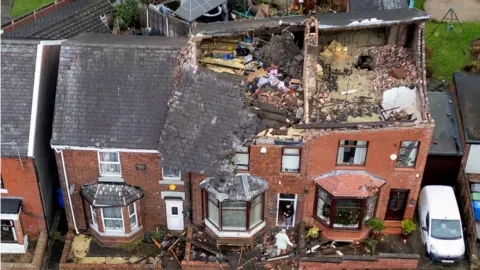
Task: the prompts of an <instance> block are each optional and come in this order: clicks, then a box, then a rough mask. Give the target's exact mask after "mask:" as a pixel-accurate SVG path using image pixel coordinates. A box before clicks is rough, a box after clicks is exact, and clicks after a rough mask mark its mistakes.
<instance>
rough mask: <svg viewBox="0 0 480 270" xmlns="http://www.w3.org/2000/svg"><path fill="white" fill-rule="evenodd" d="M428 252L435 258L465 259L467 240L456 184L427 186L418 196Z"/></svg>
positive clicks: (436, 259)
mask: <svg viewBox="0 0 480 270" xmlns="http://www.w3.org/2000/svg"><path fill="white" fill-rule="evenodd" d="M418 214H419V220H420V225H421V227H422V230H421V235H422V241H423V244H424V245H425V252H426V254H427V256H428V257H430V259H431V260H434V261H438V262H442V263H456V262H459V261H460V260H462V259H463V255H464V253H465V242H464V240H463V233H462V221H461V220H460V211H459V210H458V205H457V200H456V198H455V193H454V192H453V188H452V187H449V186H426V187H424V188H423V189H422V191H421V192H420V196H419V199H418Z"/></svg>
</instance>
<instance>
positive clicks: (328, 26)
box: [192, 8, 430, 36]
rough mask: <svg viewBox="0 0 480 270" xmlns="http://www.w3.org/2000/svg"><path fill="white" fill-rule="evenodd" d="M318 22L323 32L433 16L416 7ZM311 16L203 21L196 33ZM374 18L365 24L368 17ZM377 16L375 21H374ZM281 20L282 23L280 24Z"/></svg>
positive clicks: (330, 16)
mask: <svg viewBox="0 0 480 270" xmlns="http://www.w3.org/2000/svg"><path fill="white" fill-rule="evenodd" d="M314 17H315V18H316V19H317V21H318V27H319V31H324V30H341V29H342V28H350V27H352V28H362V27H372V26H373V27H374V26H378V27H381V26H386V25H393V24H399V23H408V22H421V21H428V20H429V19H430V15H428V14H427V13H425V12H424V11H421V10H418V9H415V8H406V9H394V10H358V11H352V12H338V13H328V14H318V15H314ZM308 18H310V16H289V17H283V18H268V19H262V20H243V21H228V22H214V23H203V24H198V25H196V26H195V27H194V28H193V30H192V34H193V35H198V34H203V35H218V36H221V35H232V34H235V33H244V32H246V31H252V30H260V29H264V28H275V27H285V28H286V27H288V26H289V25H303V24H304V23H305V21H306V20H307V19H308ZM367 19H368V20H370V21H369V22H364V23H355V22H357V21H358V22H361V21H364V20H367ZM372 19H375V20H372ZM280 22H281V24H280Z"/></svg>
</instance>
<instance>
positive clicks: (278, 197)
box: [275, 193, 298, 227]
mask: <svg viewBox="0 0 480 270" xmlns="http://www.w3.org/2000/svg"><path fill="white" fill-rule="evenodd" d="M280 194H281V193H277V214H276V215H277V216H276V218H275V219H276V222H275V224H276V226H277V227H285V226H282V225H279V224H278V211H279V209H280V201H287V202H288V201H290V202H293V219H292V227H295V216H296V215H297V199H298V195H297V194H294V195H295V199H284V198H282V199H280ZM283 194H289V193H283Z"/></svg>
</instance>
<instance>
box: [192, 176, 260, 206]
mask: <svg viewBox="0 0 480 270" xmlns="http://www.w3.org/2000/svg"><path fill="white" fill-rule="evenodd" d="M200 187H201V188H203V189H206V190H207V191H208V192H209V194H212V195H213V196H214V197H215V198H216V199H217V200H219V201H220V202H222V201H225V200H229V201H250V200H251V199H253V198H255V197H256V196H258V195H260V194H262V193H263V192H264V191H266V190H267V189H268V182H267V181H265V180H264V179H261V178H259V177H255V176H251V175H249V174H239V175H236V176H233V177H225V178H222V179H220V178H215V177H208V178H207V179H205V180H203V181H202V182H201V183H200Z"/></svg>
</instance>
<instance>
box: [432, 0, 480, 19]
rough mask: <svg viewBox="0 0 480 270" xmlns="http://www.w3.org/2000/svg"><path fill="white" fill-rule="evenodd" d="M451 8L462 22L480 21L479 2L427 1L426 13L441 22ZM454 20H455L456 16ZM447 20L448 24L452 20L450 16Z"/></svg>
mask: <svg viewBox="0 0 480 270" xmlns="http://www.w3.org/2000/svg"><path fill="white" fill-rule="evenodd" d="M450 8H453V10H454V11H455V13H456V14H457V16H458V19H459V20H460V22H467V21H471V22H474V21H477V22H478V21H480V1H478V0H425V3H424V9H425V11H426V12H427V13H428V14H430V15H432V18H433V19H434V20H437V21H441V20H442V18H443V17H444V16H445V14H447V12H448V10H449V9H450ZM453 18H454V19H455V16H454V17H453ZM446 20H447V22H448V21H449V20H450V14H449V15H448V16H447V18H446ZM454 22H455V21H454Z"/></svg>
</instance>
